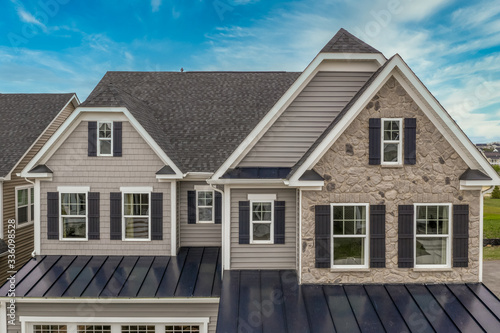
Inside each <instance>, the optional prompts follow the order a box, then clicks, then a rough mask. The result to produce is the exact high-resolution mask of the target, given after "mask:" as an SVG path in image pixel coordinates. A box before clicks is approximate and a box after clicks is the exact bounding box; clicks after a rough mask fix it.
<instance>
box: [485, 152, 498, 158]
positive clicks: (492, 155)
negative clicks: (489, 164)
mask: <svg viewBox="0 0 500 333" xmlns="http://www.w3.org/2000/svg"><path fill="white" fill-rule="evenodd" d="M484 155H485V156H486V157H487V158H491V159H495V160H496V159H500V153H495V152H489V151H485V152H484Z"/></svg>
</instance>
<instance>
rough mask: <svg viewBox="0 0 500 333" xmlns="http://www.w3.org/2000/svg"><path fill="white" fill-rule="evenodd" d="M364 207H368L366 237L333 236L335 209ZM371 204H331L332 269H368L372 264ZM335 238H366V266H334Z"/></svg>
mask: <svg viewBox="0 0 500 333" xmlns="http://www.w3.org/2000/svg"><path fill="white" fill-rule="evenodd" d="M345 206H364V207H366V208H365V209H366V227H365V230H366V234H365V235H336V236H335V237H334V235H333V207H345ZM369 235H370V204H368V203H331V204H330V267H331V268H332V269H357V268H358V269H359V268H361V269H366V268H369V267H370V266H369V263H370V258H369V255H370V237H369ZM334 238H364V239H365V253H364V255H365V264H364V265H334V264H333V239H334Z"/></svg>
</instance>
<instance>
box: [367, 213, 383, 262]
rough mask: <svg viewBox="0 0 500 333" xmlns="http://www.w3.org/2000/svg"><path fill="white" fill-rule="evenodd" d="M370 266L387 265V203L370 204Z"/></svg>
mask: <svg viewBox="0 0 500 333" xmlns="http://www.w3.org/2000/svg"><path fill="white" fill-rule="evenodd" d="M370 267H373V268H383V267H385V205H373V206H370Z"/></svg>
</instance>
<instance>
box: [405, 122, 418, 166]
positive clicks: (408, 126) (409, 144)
mask: <svg viewBox="0 0 500 333" xmlns="http://www.w3.org/2000/svg"><path fill="white" fill-rule="evenodd" d="M403 140H404V142H405V144H404V148H405V164H417V119H415V118H405V135H404V137H403Z"/></svg>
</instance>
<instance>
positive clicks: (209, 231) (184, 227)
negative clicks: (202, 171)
mask: <svg viewBox="0 0 500 333" xmlns="http://www.w3.org/2000/svg"><path fill="white" fill-rule="evenodd" d="M195 185H205V186H206V185H207V183H206V182H179V183H177V186H179V188H180V191H179V196H178V198H177V200H178V202H179V224H180V246H221V245H222V230H221V224H214V223H196V224H188V206H187V195H188V191H194V186H195Z"/></svg>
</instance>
